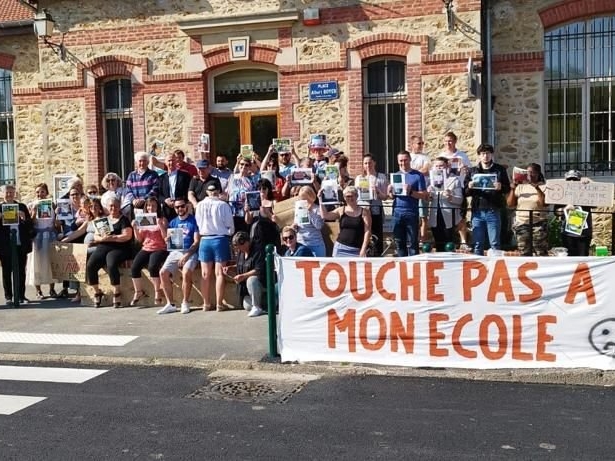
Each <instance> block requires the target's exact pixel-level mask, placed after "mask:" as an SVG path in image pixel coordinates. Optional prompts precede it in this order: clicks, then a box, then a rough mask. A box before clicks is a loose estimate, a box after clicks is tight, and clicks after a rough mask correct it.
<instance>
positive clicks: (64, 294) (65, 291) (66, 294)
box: [58, 288, 68, 298]
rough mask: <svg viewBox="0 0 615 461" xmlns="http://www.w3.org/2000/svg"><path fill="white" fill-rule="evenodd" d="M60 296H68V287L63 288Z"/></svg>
mask: <svg viewBox="0 0 615 461" xmlns="http://www.w3.org/2000/svg"><path fill="white" fill-rule="evenodd" d="M58 298H68V288H62V291H60V292H59V293H58Z"/></svg>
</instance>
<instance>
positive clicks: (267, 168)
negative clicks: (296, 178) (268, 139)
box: [261, 148, 288, 202]
mask: <svg viewBox="0 0 615 461" xmlns="http://www.w3.org/2000/svg"><path fill="white" fill-rule="evenodd" d="M270 149H271V148H270ZM261 178H266V179H267V180H269V182H270V183H271V185H272V186H273V195H274V197H275V200H276V201H277V202H279V201H281V200H284V199H285V198H288V197H285V196H284V194H283V190H284V183H285V182H286V180H285V178H284V177H283V176H282V175H281V174H280V165H279V164H278V158H277V157H276V156H275V155H273V153H272V152H270V151H269V152H267V155H265V158H264V159H263V161H262V163H261Z"/></svg>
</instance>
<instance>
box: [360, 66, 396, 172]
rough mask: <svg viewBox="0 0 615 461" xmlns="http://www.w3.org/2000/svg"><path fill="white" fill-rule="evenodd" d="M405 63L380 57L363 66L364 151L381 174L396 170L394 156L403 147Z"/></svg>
mask: <svg viewBox="0 0 615 461" xmlns="http://www.w3.org/2000/svg"><path fill="white" fill-rule="evenodd" d="M406 101H407V93H406V63H405V61H403V60H399V59H394V58H379V59H377V60H373V61H368V62H367V63H365V64H364V66H363V110H364V117H363V120H364V121H365V130H364V133H365V149H366V151H367V152H370V153H371V154H373V155H374V159H375V160H376V162H377V164H378V169H379V170H380V171H386V172H392V171H397V169H398V167H397V154H398V153H399V151H400V150H403V149H405V148H406Z"/></svg>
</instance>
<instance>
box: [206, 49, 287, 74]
mask: <svg viewBox="0 0 615 461" xmlns="http://www.w3.org/2000/svg"><path fill="white" fill-rule="evenodd" d="M279 52H280V48H278V47H277V46H273V45H265V44H250V55H249V58H250V59H249V60H250V61H252V62H257V63H261V64H275V60H276V58H277V56H278V53H279ZM203 58H204V59H205V66H206V68H207V69H209V70H210V69H213V68H214V67H220V66H224V65H226V64H230V63H231V62H235V61H231V58H230V55H229V49H228V46H217V47H215V48H212V49H210V50H207V51H206V52H204V53H203ZM240 62H241V61H240Z"/></svg>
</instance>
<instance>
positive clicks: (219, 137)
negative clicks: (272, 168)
mask: <svg viewBox="0 0 615 461" xmlns="http://www.w3.org/2000/svg"><path fill="white" fill-rule="evenodd" d="M212 134H213V140H212V147H213V150H212V152H215V153H216V154H223V155H225V156H226V157H227V158H228V160H229V162H230V163H231V165H232V164H233V163H234V160H235V159H236V158H237V155H238V154H239V151H240V146H241V144H252V146H253V149H254V152H256V153H257V154H258V155H259V157H260V158H263V157H264V156H265V154H266V153H267V149H269V145H270V144H271V140H272V139H273V138H277V137H278V112H277V111H276V112H270V111H267V112H261V111H259V112H237V113H234V114H221V115H214V116H213V131H212Z"/></svg>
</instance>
